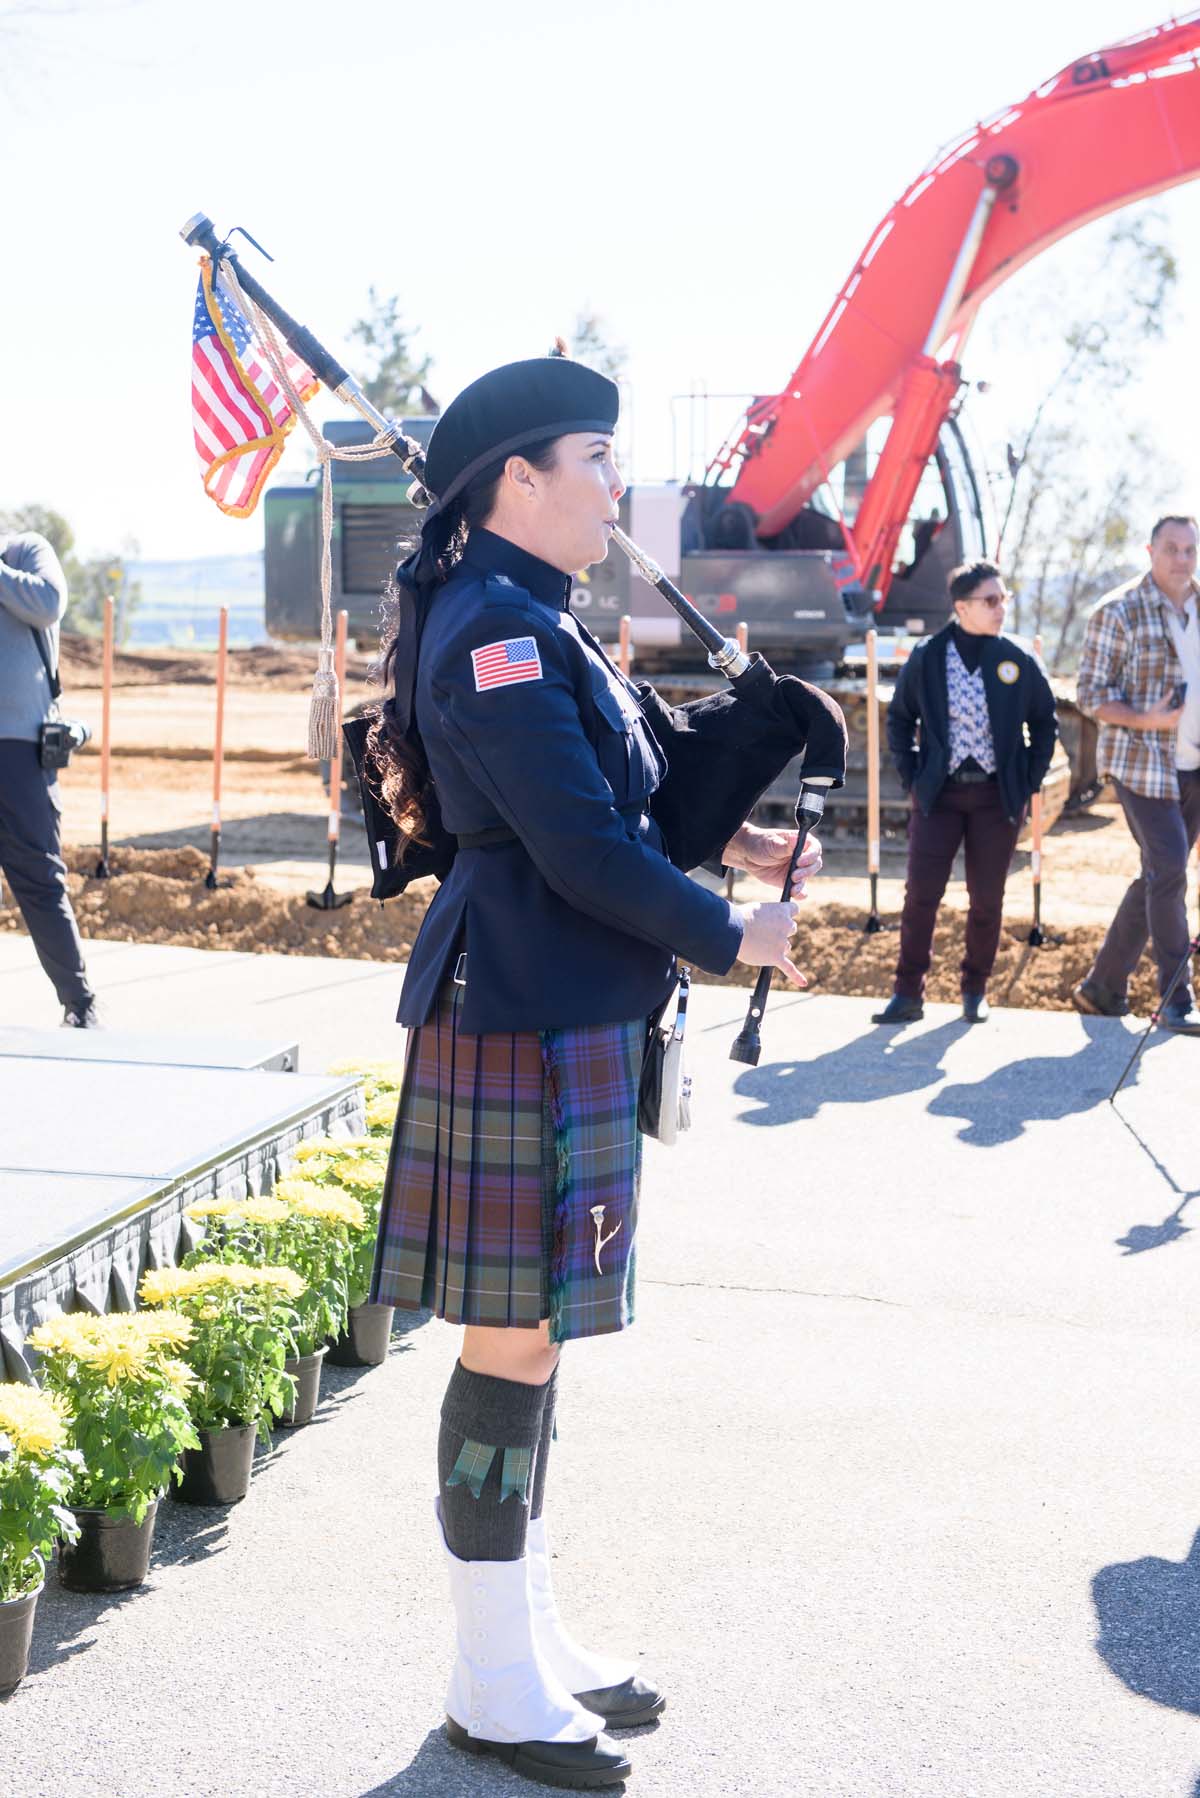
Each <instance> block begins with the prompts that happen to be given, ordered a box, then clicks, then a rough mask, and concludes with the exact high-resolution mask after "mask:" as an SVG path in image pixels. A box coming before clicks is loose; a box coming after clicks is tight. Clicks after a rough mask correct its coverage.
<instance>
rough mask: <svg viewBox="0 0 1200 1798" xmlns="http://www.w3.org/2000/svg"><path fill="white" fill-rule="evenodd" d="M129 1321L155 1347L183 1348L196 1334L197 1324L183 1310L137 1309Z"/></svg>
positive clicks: (144, 1339)
mask: <svg viewBox="0 0 1200 1798" xmlns="http://www.w3.org/2000/svg"><path fill="white" fill-rule="evenodd" d="M129 1323H130V1326H131V1328H132V1329H133V1330H134V1331H136V1333H137V1334H138V1335H139V1336H140V1337H141V1338H142V1340H143V1341H144V1342H148V1343H151V1344H153V1346H154V1347H155V1348H182V1347H183V1345H184V1343H185V1342H190V1341H191V1339H192V1336H193V1335H194V1334H195V1325H194V1324H193V1323H192V1320H191V1318H190V1317H185V1316H184V1315H183V1312H182V1311H135V1312H134V1313H133V1315H132V1317H131V1318H130V1319H129Z"/></svg>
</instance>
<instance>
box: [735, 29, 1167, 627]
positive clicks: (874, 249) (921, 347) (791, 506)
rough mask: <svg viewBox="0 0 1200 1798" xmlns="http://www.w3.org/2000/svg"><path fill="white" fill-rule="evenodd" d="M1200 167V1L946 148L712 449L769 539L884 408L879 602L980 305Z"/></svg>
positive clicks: (860, 537)
mask: <svg viewBox="0 0 1200 1798" xmlns="http://www.w3.org/2000/svg"><path fill="white" fill-rule="evenodd" d="M1197 174H1200V13H1191V14H1189V15H1187V17H1186V18H1183V19H1180V20H1172V21H1171V22H1169V23H1168V24H1165V25H1161V26H1158V27H1156V28H1155V29H1154V30H1152V31H1148V32H1145V33H1143V34H1142V35H1141V36H1138V37H1134V38H1127V39H1125V40H1124V41H1123V42H1121V43H1118V44H1113V45H1111V46H1110V47H1109V48H1107V49H1104V50H1097V51H1095V52H1093V53H1092V54H1091V55H1088V56H1085V57H1083V58H1082V59H1081V60H1079V61H1078V62H1074V63H1071V64H1070V65H1069V66H1068V67H1067V68H1065V69H1063V70H1062V71H1061V72H1060V73H1059V74H1057V75H1055V76H1054V77H1053V78H1052V79H1051V80H1050V81H1047V82H1045V83H1044V84H1043V85H1042V86H1041V87H1038V88H1035V89H1034V91H1033V93H1031V94H1030V95H1029V96H1028V98H1027V99H1025V100H1022V101H1021V102H1019V103H1018V104H1017V105H1015V106H1010V107H1008V108H1006V109H1005V110H1004V111H1003V112H1000V113H997V114H996V115H995V116H994V117H992V118H990V119H987V120H985V121H984V122H983V123H982V124H979V125H976V126H975V127H973V128H972V129H971V130H970V131H968V132H966V133H964V134H963V136H962V137H960V138H959V139H957V140H956V141H955V142H954V143H952V144H950V145H949V146H948V147H947V148H945V149H944V150H942V151H941V152H940V154H939V155H938V156H937V157H936V159H935V160H934V161H933V162H932V163H931V164H930V165H929V167H928V168H926V169H925V170H924V171H923V173H922V174H921V175H920V177H919V178H918V179H917V180H916V181H914V182H913V184H912V186H911V187H909V189H908V190H907V192H906V193H904V194H903V195H902V196H901V198H900V199H899V200H898V201H897V202H896V204H895V206H893V208H892V210H891V211H890V212H889V213H888V215H887V217H886V218H885V219H884V220H883V222H882V223H881V224H880V225H879V227H878V229H877V230H876V231H874V232H873V233H872V235H871V238H870V240H869V242H868V244H867V246H866V248H865V249H864V251H863V253H862V255H861V256H860V257H859V259H858V261H857V262H856V263H855V265H854V268H853V270H852V271H851V274H850V277H849V279H848V280H847V281H846V283H845V285H844V286H843V287H842V289H841V291H840V292H839V294H838V296H837V299H836V300H835V301H834V304H833V306H832V307H831V308H830V311H829V313H828V315H827V317H826V318H825V320H824V322H823V324H822V326H821V329H820V330H819V331H818V333H817V335H816V337H815V339H814V340H813V342H812V344H811V346H810V347H809V349H808V350H807V352H806V353H805V356H804V358H803V360H802V361H801V363H800V364H799V366H798V367H797V368H796V370H795V371H794V373H793V374H792V376H791V378H790V380H789V381H788V383H787V386H786V387H785V388H784V390H783V391H782V392H781V393H779V394H777V395H776V396H774V398H773V399H770V400H765V401H763V400H760V401H758V402H756V404H755V406H754V407H753V408H752V410H751V412H750V413H749V414H748V415H747V417H746V419H745V420H744V421H743V423H742V425H741V426H740V428H739V431H738V432H737V433H735V435H734V436H733V437H732V438H731V439H730V441H729V442H728V443H727V444H726V445H725V447H724V448H723V449H722V450H721V452H720V453H719V454H718V456H717V457H716V458H715V460H714V462H713V464H712V466H711V468H710V470H709V477H710V479H713V478H719V476H720V475H721V473H723V472H725V471H728V470H730V469H735V470H736V476H735V479H734V482H733V487H732V492H731V495H730V497H731V498H732V499H736V500H737V501H739V502H742V503H743V504H745V505H746V506H748V507H749V508H750V509H751V511H752V512H753V514H754V517H755V528H756V530H757V533H758V535H759V536H760V537H771V536H774V535H776V534H777V533H779V532H780V531H782V530H783V529H784V528H785V527H786V526H787V525H788V524H789V523H790V522H791V521H792V519H794V518H795V516H796V515H797V513H798V512H799V511H800V510H801V508H802V507H803V506H804V505H805V504H806V502H807V501H808V499H809V498H810V497H811V495H812V494H813V493H814V491H815V490H816V489H817V488H818V487H819V486H820V485H821V483H822V482H823V481H825V480H826V479H827V478H828V475H829V472H830V470H831V469H833V468H834V467H836V465H837V464H838V463H839V462H841V461H843V460H844V458H845V457H846V456H847V455H848V454H849V452H850V451H851V450H852V449H853V448H854V447H855V446H856V445H857V444H859V443H861V441H862V439H863V438H864V436H865V435H866V432H867V429H868V427H869V426H870V425H872V424H874V423H875V421H876V420H877V419H880V418H884V417H888V416H890V417H891V419H892V425H891V429H890V431H889V433H888V437H887V442H886V444H885V445H884V448H883V451H882V453H881V455H880V458H879V461H878V464H877V465H876V468H875V470H874V473H873V475H872V477H871V479H870V481H869V483H868V485H867V487H866V489H865V491H864V493H863V496H862V500H861V503H860V505H859V508H858V512H857V515H856V518H855V520H854V523H853V525H852V526H847V532H846V535H847V549H848V551H849V553H850V557H851V559H852V561H853V563H854V565H855V573H856V576H857V581H858V584H860V585H861V586H863V587H865V588H866V589H867V590H868V591H869V592H871V593H872V594H874V595H875V596H876V603H877V604H882V601H883V598H884V597H885V596H886V593H887V588H888V584H889V582H890V579H891V571H892V565H893V561H894V556H895V550H896V542H897V538H898V537H899V534H900V531H901V529H902V528H903V525H904V522H905V519H906V518H907V516H908V512H909V509H910V507H911V505H912V502H913V498H914V495H915V493H916V490H917V485H918V482H919V481H920V478H921V472H922V470H923V468H924V466H925V463H926V462H927V461H928V459H929V457H930V455H931V454H932V453H933V450H934V448H935V446H936V443H937V439H938V432H939V431H940V429H941V427H942V425H943V424H944V422H945V420H946V418H947V416H948V414H949V412H950V408H951V406H952V404H953V401H954V398H955V395H956V393H957V390H958V387H959V385H960V381H961V375H960V369H959V360H960V358H961V356H962V350H963V345H964V343H965V342H966V338H967V334H968V332H969V331H970V328H971V325H972V323H973V321H974V318H975V314H976V313H977V311H978V309H979V306H980V305H981V303H982V302H983V300H985V299H986V298H987V296H988V294H990V293H991V292H993V291H994V289H995V288H997V287H999V285H1000V283H1001V282H1002V281H1006V280H1007V279H1008V277H1009V276H1010V275H1012V274H1015V273H1016V271H1017V270H1018V269H1019V268H1022V267H1023V266H1024V264H1025V263H1027V262H1029V261H1030V260H1031V259H1032V258H1033V257H1034V256H1036V255H1038V254H1039V253H1040V252H1041V251H1042V250H1045V249H1048V248H1049V247H1050V246H1051V244H1054V243H1057V242H1058V240H1059V239H1060V238H1062V237H1065V236H1066V235H1067V234H1068V232H1071V231H1075V230H1077V229H1078V228H1079V227H1080V226H1081V225H1086V224H1088V223H1089V222H1090V221H1091V220H1092V219H1095V218H1100V217H1101V216H1103V214H1105V213H1107V212H1111V211H1113V210H1115V208H1117V207H1119V206H1124V205H1127V204H1128V203H1130V202H1131V201H1135V200H1144V199H1147V198H1148V197H1149V196H1150V195H1152V194H1156V193H1162V192H1163V191H1164V190H1165V189H1167V188H1170V187H1174V186H1176V185H1178V184H1179V183H1180V182H1183V181H1187V180H1190V179H1191V178H1192V177H1193V176H1194V175H1197Z"/></svg>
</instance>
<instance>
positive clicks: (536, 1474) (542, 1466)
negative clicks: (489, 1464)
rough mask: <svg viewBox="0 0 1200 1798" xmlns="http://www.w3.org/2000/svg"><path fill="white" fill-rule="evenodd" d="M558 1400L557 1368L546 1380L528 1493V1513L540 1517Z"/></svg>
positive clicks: (544, 1495)
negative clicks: (544, 1398) (539, 1428)
mask: <svg viewBox="0 0 1200 1798" xmlns="http://www.w3.org/2000/svg"><path fill="white" fill-rule="evenodd" d="M557 1401H558V1369H557V1367H556V1368H555V1369H554V1372H553V1373H552V1374H551V1375H550V1378H549V1379H548V1380H547V1381H546V1402H545V1404H544V1405H543V1406H542V1434H541V1436H540V1438H539V1440H538V1446H537V1459H536V1460H535V1461H534V1463H533V1487H532V1490H531V1491H530V1494H529V1515H530V1516H531V1517H540V1516H541V1514H542V1505H543V1504H544V1503H545V1499H546V1469H547V1466H548V1465H549V1461H550V1444H551V1442H552V1441H553V1440H554V1409H555V1405H556V1404H557Z"/></svg>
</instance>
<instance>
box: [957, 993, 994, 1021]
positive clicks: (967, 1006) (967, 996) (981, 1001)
mask: <svg viewBox="0 0 1200 1798" xmlns="http://www.w3.org/2000/svg"><path fill="white" fill-rule="evenodd" d="M991 1015H992V1008H991V1006H990V1005H989V1004H988V1002H987V1000H986V999H985V998H984V996H983V994H982V993H964V994H963V1023H964V1024H986V1023H987V1021H988V1019H989V1018H990V1017H991Z"/></svg>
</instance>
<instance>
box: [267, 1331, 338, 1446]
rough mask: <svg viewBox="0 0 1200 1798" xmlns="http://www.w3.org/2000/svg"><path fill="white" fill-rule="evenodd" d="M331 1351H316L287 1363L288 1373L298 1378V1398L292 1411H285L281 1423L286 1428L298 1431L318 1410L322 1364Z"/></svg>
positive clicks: (280, 1419)
mask: <svg viewBox="0 0 1200 1798" xmlns="http://www.w3.org/2000/svg"><path fill="white" fill-rule="evenodd" d="M328 1352H329V1351H328V1350H327V1349H323V1348H319V1349H314V1351H313V1353H312V1354H311V1355H301V1356H300V1357H299V1359H298V1360H294V1361H285V1362H284V1364H283V1365H284V1367H285V1369H286V1370H287V1372H288V1373H290V1374H294V1375H295V1376H296V1381H297V1387H296V1398H295V1402H294V1403H293V1405H292V1408H291V1410H290V1411H284V1412H283V1413H282V1415H281V1416H280V1418H279V1422H280V1423H281V1424H283V1425H284V1427H285V1428H287V1429H290V1430H298V1429H299V1428H300V1425H301V1424H302V1423H307V1422H308V1421H309V1419H310V1418H311V1416H312V1414H313V1412H314V1411H315V1410H316V1408H317V1396H318V1394H319V1393H320V1390H321V1363H322V1362H323V1361H324V1359H325V1356H326V1355H327V1353H328Z"/></svg>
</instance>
